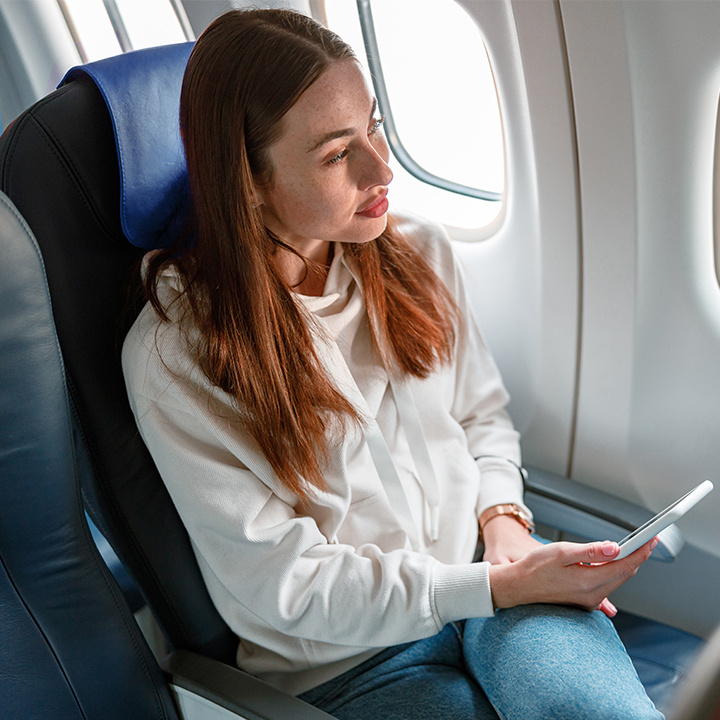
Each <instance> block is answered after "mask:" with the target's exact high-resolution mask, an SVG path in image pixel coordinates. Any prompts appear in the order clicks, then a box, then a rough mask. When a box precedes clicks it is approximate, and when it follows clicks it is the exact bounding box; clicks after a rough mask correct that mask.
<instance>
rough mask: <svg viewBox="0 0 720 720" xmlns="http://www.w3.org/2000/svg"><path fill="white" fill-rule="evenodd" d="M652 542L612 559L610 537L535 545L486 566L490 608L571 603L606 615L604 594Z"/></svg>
mask: <svg viewBox="0 0 720 720" xmlns="http://www.w3.org/2000/svg"><path fill="white" fill-rule="evenodd" d="M493 522H495V521H493ZM488 525H490V523H488ZM655 545H657V539H653V540H651V541H650V542H649V543H646V544H645V545H643V546H642V547H641V548H640V549H639V550H636V551H635V552H634V553H632V554H631V555H628V556H627V557H626V558H623V559H622V560H618V561H616V562H609V561H610V560H612V559H613V558H614V557H616V556H617V555H618V553H619V552H620V547H619V546H618V544H617V543H613V542H594V543H587V544H579V543H568V542H559V543H551V544H550V545H539V547H536V548H535V549H533V550H531V551H530V552H529V553H527V554H526V555H525V556H524V557H523V558H522V559H519V560H517V561H515V562H507V563H503V564H500V565H491V566H490V588H491V591H492V596H493V602H494V604H495V607H496V608H509V607H515V606H516V605H527V604H530V603H557V604H561V605H575V606H577V607H581V608H585V609H586V610H595V609H599V610H601V611H602V612H604V613H605V614H606V615H608V616H610V617H612V616H613V615H614V614H615V612H616V611H615V608H614V607H613V606H612V604H611V603H609V601H608V600H607V596H608V595H610V593H612V592H614V591H615V590H617V589H618V588H619V587H620V586H621V585H622V584H623V583H624V582H625V581H626V580H629V579H630V578H631V577H633V576H634V575H635V573H636V572H637V570H638V568H639V567H640V565H642V564H643V563H644V562H645V560H647V559H648V557H650V553H651V552H652V550H653V548H654V547H655Z"/></svg>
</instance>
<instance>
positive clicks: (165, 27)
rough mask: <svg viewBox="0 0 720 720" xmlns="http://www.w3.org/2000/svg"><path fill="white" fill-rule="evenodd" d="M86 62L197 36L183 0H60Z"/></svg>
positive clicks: (59, 3) (59, 2) (61, 7)
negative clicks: (186, 13) (185, 10)
mask: <svg viewBox="0 0 720 720" xmlns="http://www.w3.org/2000/svg"><path fill="white" fill-rule="evenodd" d="M58 5H59V6H60V9H61V10H62V13H63V15H64V16H65V20H66V22H67V24H68V27H69V28H70V32H71V34H72V36H73V39H74V40H75V44H76V45H77V47H78V51H79V52H80V56H81V57H82V59H83V61H84V62H91V61H93V60H100V59H101V58H104V57H108V56H110V55H117V54H118V53H120V52H123V51H127V50H139V49H140V48H145V47H153V46H155V45H167V44H170V43H178V42H184V41H185V40H189V39H192V38H193V35H192V30H190V25H189V23H188V21H187V17H186V16H185V12H184V10H183V8H182V3H181V2H180V0H142V2H138V0H58Z"/></svg>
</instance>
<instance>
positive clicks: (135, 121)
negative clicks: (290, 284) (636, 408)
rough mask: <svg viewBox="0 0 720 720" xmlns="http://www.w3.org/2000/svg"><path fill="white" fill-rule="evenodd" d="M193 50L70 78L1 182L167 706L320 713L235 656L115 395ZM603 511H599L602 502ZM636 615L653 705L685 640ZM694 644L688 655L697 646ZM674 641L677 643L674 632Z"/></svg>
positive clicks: (11, 138) (539, 477) (168, 199)
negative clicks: (158, 632) (169, 695)
mask: <svg viewBox="0 0 720 720" xmlns="http://www.w3.org/2000/svg"><path fill="white" fill-rule="evenodd" d="M190 47H191V46H190V44H183V45H176V46H168V47H164V48H155V49H152V50H142V51H137V52H133V53H127V54H125V55H123V56H118V57H116V58H109V59H107V60H103V61H99V62H97V63H92V64H90V65H88V66H85V67H83V68H78V69H74V70H72V71H71V72H70V73H68V75H67V76H66V79H65V80H64V82H63V84H61V86H60V88H59V89H58V90H56V91H55V92H54V93H52V94H50V95H49V96H47V97H46V98H44V99H43V100H41V101H39V102H38V103H37V104H36V105H34V106H33V107H32V108H30V109H29V110H28V111H26V112H25V113H24V114H23V115H21V116H20V118H18V120H17V121H16V122H15V123H13V125H12V126H11V127H10V128H9V129H8V130H7V131H6V132H5V134H4V135H3V136H2V138H0V190H1V191H3V192H5V193H6V194H7V195H8V197H9V198H10V199H11V200H12V202H13V203H14V204H15V206H16V207H17V209H18V210H19V212H20V213H21V214H22V216H23V217H24V218H25V220H26V221H27V223H28V225H29V226H30V228H32V232H33V233H34V235H35V237H36V239H37V244H38V246H39V248H40V252H41V254H42V258H43V259H44V263H45V273H46V276H47V285H48V287H49V293H50V297H51V298H52V312H53V316H54V325H55V329H56V332H57V336H58V341H59V346H60V348H61V352H62V360H63V362H64V367H63V370H64V377H65V383H66V386H67V391H68V395H69V398H70V401H69V402H70V405H69V407H70V414H71V418H72V433H73V438H74V451H75V456H76V457H75V465H76V467H77V468H78V472H79V476H80V485H81V488H82V495H83V500H84V503H85V507H86V508H87V510H88V513H89V514H90V516H91V517H92V519H93V520H94V521H95V522H96V524H97V526H98V527H99V528H100V530H101V531H102V533H103V535H104V536H105V537H107V539H108V540H109V541H110V544H111V545H112V546H113V549H114V550H115V551H116V552H117V554H118V556H119V557H120V558H121V560H122V563H123V565H124V566H125V567H126V568H127V569H128V571H129V572H130V574H131V576H132V577H133V578H134V579H135V581H136V582H137V585H138V586H139V588H140V589H141V591H142V593H143V596H144V597H145V599H146V600H147V602H148V605H149V606H150V607H151V608H152V610H153V612H154V613H155V615H156V616H157V618H158V621H159V624H160V626H161V628H162V629H163V631H164V632H165V634H166V635H167V638H168V641H169V644H170V646H171V648H172V649H173V652H172V653H171V655H170V656H169V658H168V659H166V661H164V662H163V667H164V669H165V670H166V674H167V675H168V677H170V679H171V681H172V683H173V684H172V687H173V688H174V693H175V699H176V701H177V702H179V703H181V702H184V701H185V700H184V698H185V695H184V694H183V693H184V692H185V691H189V690H193V689H198V688H199V686H200V685H203V684H205V683H206V681H208V680H213V679H219V680H221V681H222V686H223V689H222V691H220V690H218V691H217V692H218V693H220V692H221V693H223V695H222V696H223V697H228V693H229V692H230V690H229V689H228V686H233V687H234V688H235V698H234V699H233V702H240V701H242V702H244V703H245V705H246V707H247V706H248V705H250V706H251V707H252V708H255V709H254V710H252V712H254V713H255V714H254V715H253V714H250V715H249V717H253V718H255V717H259V718H265V717H267V718H269V719H270V718H276V717H277V718H280V717H285V718H290V717H292V718H298V719H299V720H301V719H302V718H308V720H310V718H320V717H327V715H325V714H324V713H321V712H320V711H317V710H316V709H315V708H311V707H310V706H308V705H306V704H304V703H301V702H300V701H298V700H297V699H295V698H290V697H288V696H286V695H283V694H282V693H278V692H277V691H273V690H272V688H269V687H268V686H263V685H262V684H260V683H259V681H256V680H255V679H254V678H251V677H249V676H247V675H245V674H244V673H241V672H239V671H237V669H236V668H234V667H231V666H232V665H233V663H234V653H235V649H236V644H237V640H236V638H235V636H234V635H233V633H232V632H231V631H230V630H229V628H228V627H227V626H226V625H225V623H224V622H223V620H222V619H221V618H220V616H219V615H218V613H217V611H216V610H215V608H214V606H213V605H212V602H211V601H210V598H209V596H208V594H207V590H206V588H205V585H204V583H203V581H202V578H201V575H200V572H199V569H198V567H197V564H196V563H195V559H194V556H193V553H192V549H191V546H190V542H189V539H188V537H187V534H186V532H185V530H184V527H183V526H182V523H181V521H180V519H179V517H178V515H177V513H176V511H175V509H174V507H173V505H172V502H171V500H170V498H169V496H168V494H167V491H166V490H165V487H164V485H163V483H162V481H161V479H160V477H159V475H158V473H157V471H156V469H155V467H154V464H153V462H152V459H151V458H150V456H149V453H148V452H147V450H146V448H145V447H144V445H143V443H142V441H141V439H140V437H139V435H138V432H137V429H136V427H135V422H134V418H133V416H132V413H131V411H130V408H129V405H128V402H127V398H126V394H125V386H124V381H123V377H122V371H121V366H120V360H119V353H120V348H121V345H122V339H123V337H124V333H125V331H126V330H127V329H128V328H129V326H130V324H131V323H132V321H133V320H134V317H135V313H136V311H137V310H139V304H137V302H136V303H135V304H133V302H132V300H133V298H132V297H131V298H128V296H127V288H128V287H129V286H130V285H131V282H130V278H131V276H132V274H133V268H136V266H137V263H138V261H139V259H140V258H141V256H142V254H143V252H144V251H145V250H146V249H149V248H152V247H157V246H158V245H162V244H164V243H165V242H167V240H168V238H169V237H171V236H172V234H173V232H174V230H175V229H176V226H175V225H174V224H173V223H175V222H177V220H178V218H181V217H182V212H181V210H182V207H183V202H184V200H185V193H186V178H185V168H184V157H183V154H182V149H181V145H180V138H179V132H178V128H177V125H178V122H177V118H178V101H179V94H180V82H181V78H182V72H183V69H184V66H185V63H186V61H187V57H188V54H189V51H190ZM108 110H110V112H108ZM118 200H120V202H118ZM0 232H2V228H1V227H0ZM128 241H129V242H128ZM3 242H4V241H3ZM37 287H40V288H42V287H44V280H43V282H41V283H40V284H39V285H38V286H37ZM37 291H38V290H37V289H36V292H37ZM129 308H132V309H129ZM1 310H2V309H1V308H0V311H1ZM38 351H39V352H40V351H42V349H41V348H38ZM4 352H5V351H4V347H3V354H4ZM42 352H44V351H42ZM0 367H1V365H0ZM3 382H4V381H3V380H2V376H1V375H0V384H2V383H3ZM0 469H1V467H0ZM557 482H559V481H558V479H557V478H555V479H553V478H550V474H548V473H545V472H544V471H540V470H537V469H536V470H533V471H531V473H530V482H529V485H528V488H529V490H530V491H531V492H530V495H532V497H533V498H534V502H536V503H537V504H538V508H539V510H538V512H537V513H536V514H537V515H538V519H539V520H542V518H540V517H539V515H540V509H542V508H546V507H547V508H550V506H552V508H555V507H556V506H557V507H567V504H568V502H569V501H570V500H571V498H570V496H571V495H572V493H574V492H575V490H576V488H573V487H570V488H569V489H568V488H564V487H563V488H561V491H560V492H558V491H557ZM565 482H566V483H567V482H568V481H565ZM570 485H573V484H572V483H571V484H570ZM566 490H567V492H566ZM582 500H583V503H584V504H583V503H580V505H576V507H574V508H571V509H572V513H575V514H574V515H573V514H572V513H571V512H570V511H567V512H566V513H565V515H566V516H568V517H570V516H572V517H574V518H582V519H583V520H582V524H583V525H584V524H585V520H584V518H585V517H586V516H587V515H588V512H590V513H591V512H592V510H593V506H594V505H596V504H599V503H605V502H607V498H605V496H603V494H602V493H595V494H594V495H593V496H592V497H591V498H589V497H588V498H584V499H582ZM615 502H616V501H615ZM616 505H617V502H616ZM540 506H542V508H541V507H540ZM30 507H32V506H30ZM531 507H532V506H531ZM615 510H617V507H616V506H613V513H614V512H615ZM26 512H30V510H29V509H28V510H26ZM553 512H554V510H553ZM548 513H549V515H552V512H550V511H549V510H548ZM578 513H579V514H578ZM600 515H602V516H603V517H607V516H608V514H607V511H606V510H602V511H601V512H600ZM20 517H22V516H20ZM0 542H2V540H1V539H0ZM0 611H1V610H0ZM638 622H639V623H640V626H641V627H651V628H653V629H654V631H656V633H657V635H656V636H654V639H653V641H652V642H650V643H648V642H647V635H645V636H643V637H642V638H641V639H642V643H641V647H640V650H639V651H642V653H644V655H645V656H646V657H648V659H649V660H648V662H649V664H652V665H653V666H658V667H662V666H663V665H666V666H667V667H668V671H667V672H665V673H663V672H660V673H659V674H657V673H656V674H655V675H653V676H652V677H649V676H648V679H647V680H646V678H644V677H643V676H642V673H641V679H643V680H644V681H646V687H648V691H649V692H650V694H651V697H653V699H655V700H656V703H657V704H658V706H659V707H662V704H663V703H664V702H666V698H667V695H668V693H669V692H670V691H671V690H672V689H674V686H675V685H676V684H677V680H678V677H679V676H680V674H681V669H682V667H684V665H685V664H687V663H688V662H689V661H688V656H689V650H688V652H686V653H685V654H683V653H682V652H681V653H675V654H674V656H673V657H672V658H671V660H672V662H667V658H666V657H665V656H664V655H663V653H667V649H666V648H667V647H668V644H667V640H668V637H669V635H668V633H673V632H674V633H678V632H679V631H674V630H673V629H672V628H663V627H662V626H660V625H658V624H655V623H651V622H650V621H645V620H641V619H638ZM623 632H624V631H623V630H622V628H621V635H622V633H623ZM637 637H638V635H637V633H635V635H632V634H630V635H626V636H625V638H624V639H626V645H628V649H629V651H630V654H631V656H633V648H632V647H631V643H630V642H629V641H628V640H627V638H630V640H632V639H633V638H635V639H637ZM674 637H675V638H676V639H677V635H675V636H674ZM688 637H689V636H688ZM692 640H693V642H690V641H688V643H689V644H685V645H684V646H683V648H685V650H687V649H688V648H696V647H697V644H698V643H699V641H698V640H697V639H692ZM672 647H674V648H675V650H677V648H678V645H677V643H676V644H674V645H672ZM636 656H638V655H637V653H636ZM657 657H660V658H661V660H660V661H659V662H655V660H656V658H657ZM662 658H665V659H664V660H663V659H662ZM678 668H680V670H678ZM226 676H227V677H226ZM238 693H239V694H240V695H241V696H242V697H241V698H240V700H238V698H237V695H238ZM188 702H190V701H188ZM223 702H225V701H223ZM227 702H229V700H228V701H227ZM279 708H282V709H283V711H282V712H279V710H278V709H279ZM246 712H248V711H246ZM283 713H284V714H283ZM128 716H129V715H128ZM138 717H140V716H138Z"/></svg>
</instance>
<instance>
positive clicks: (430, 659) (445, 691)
mask: <svg viewBox="0 0 720 720" xmlns="http://www.w3.org/2000/svg"><path fill="white" fill-rule="evenodd" d="M300 697H301V698H302V699H303V700H305V701H306V702H309V703H310V704H312V705H315V706H317V707H319V708H321V709H322V710H324V711H325V712H327V713H329V714H330V715H333V716H334V717H336V718H338V719H339V720H377V719H378V718H392V720H436V719H439V720H470V719H472V720H498V718H501V719H502V720H661V718H662V717H663V715H662V714H661V713H660V712H659V711H658V710H656V709H655V706H654V705H653V704H652V702H651V701H650V699H649V698H648V697H647V695H646V694H645V690H644V689H643V687H642V685H641V683H640V681H639V680H638V677H637V674H636V673H635V669H634V668H633V665H632V663H631V661H630V658H629V657H628V655H627V653H626V652H625V648H624V647H623V645H622V642H621V641H620V639H619V638H618V636H617V633H616V632H615V629H614V627H613V625H612V623H611V622H610V621H609V620H608V619H607V618H606V617H605V615H603V614H602V613H600V612H597V611H596V612H592V613H587V612H584V611H582V610H576V609H574V608H569V607H563V606H557V605H526V606H521V607H516V608H512V609H510V610H502V611H500V612H498V613H497V614H496V615H495V617H491V618H476V619H471V620H465V621H463V622H458V623H451V624H449V625H447V626H446V627H445V628H444V629H443V630H442V631H441V632H440V633H438V634H437V635H435V636H434V637H430V638H426V639H424V640H419V641H417V642H413V643H407V644H404V645H396V646H393V647H389V648H387V649H385V650H382V651H381V652H379V653H378V654H377V655H375V656H373V657H372V658H370V659H369V660H367V661H366V662H364V663H362V664H361V665H359V666H358V667H356V668H353V669H352V670H349V671H348V672H346V673H344V674H343V675H341V676H339V677H337V678H334V679H333V680H330V681H328V682H326V683H324V684H322V685H320V686H319V687H316V688H313V689H312V690H309V691H308V692H306V693H304V694H303V695H301V696H300Z"/></svg>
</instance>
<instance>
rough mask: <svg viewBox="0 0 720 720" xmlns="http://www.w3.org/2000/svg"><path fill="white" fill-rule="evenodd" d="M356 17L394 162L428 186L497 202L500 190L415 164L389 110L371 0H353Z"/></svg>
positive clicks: (501, 197) (501, 195) (499, 197)
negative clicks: (457, 179)
mask: <svg viewBox="0 0 720 720" xmlns="http://www.w3.org/2000/svg"><path fill="white" fill-rule="evenodd" d="M357 9H358V17H359V20H360V29H361V31H362V36H363V44H364V46H365V54H366V55H367V61H368V67H369V68H370V75H371V77H372V82H373V86H374V88H375V95H376V96H377V100H378V105H379V106H380V110H381V112H382V113H383V114H384V115H385V135H386V137H387V141H388V144H389V146H390V150H391V151H392V154H393V155H394V156H395V159H396V160H397V161H398V163H399V164H400V165H401V166H402V167H403V168H404V169H405V170H406V171H407V172H408V173H410V175H412V176H413V177H414V178H416V179H417V180H420V181H421V182H424V183H426V184H428V185H432V186H434V187H438V188H440V189H442V190H448V191H449V192H453V193H457V194H459V195H466V196H468V197H471V198H475V199H477V200H485V201H488V202H500V201H502V199H503V196H504V193H502V192H499V193H498V192H494V191H491V190H481V189H480V188H474V187H471V186H469V185H464V184H462V183H457V182H454V181H453V180H448V179H447V178H442V177H440V176H438V175H435V174H433V173H431V172H429V171H427V170H425V168H423V167H422V166H421V165H419V164H418V163H417V162H416V161H415V159H414V158H413V157H412V155H410V153H409V152H408V151H407V150H406V148H405V146H404V145H403V143H402V141H401V140H400V135H399V133H398V130H397V125H396V124H395V120H394V117H393V113H392V107H391V104H390V97H389V93H388V91H387V86H386V84H385V76H384V74H383V69H382V62H381V61H380V49H379V47H378V43H377V37H376V35H375V24H374V21H373V15H372V8H371V0H357Z"/></svg>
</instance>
